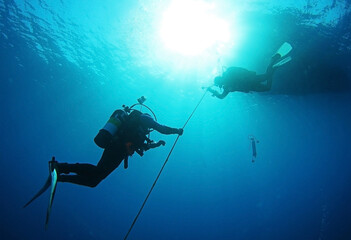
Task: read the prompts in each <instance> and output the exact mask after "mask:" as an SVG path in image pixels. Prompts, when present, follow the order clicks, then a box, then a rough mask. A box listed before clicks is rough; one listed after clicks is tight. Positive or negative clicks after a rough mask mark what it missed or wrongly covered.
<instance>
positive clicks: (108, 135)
mask: <svg viewBox="0 0 351 240" xmlns="http://www.w3.org/2000/svg"><path fill="white" fill-rule="evenodd" d="M127 116H128V114H127V113H126V112H125V111H123V110H120V109H118V110H116V111H114V112H113V113H112V115H111V117H110V119H109V120H108V121H107V123H106V124H105V126H104V127H103V128H102V129H100V131H99V133H98V134H97V135H96V137H95V138H94V142H95V143H96V145H98V146H99V147H101V148H104V149H105V148H106V147H107V146H108V145H109V144H110V143H111V141H112V139H113V137H114V136H115V135H116V134H117V132H118V130H119V128H120V126H121V124H122V122H123V121H124V120H125V119H126V117H127Z"/></svg>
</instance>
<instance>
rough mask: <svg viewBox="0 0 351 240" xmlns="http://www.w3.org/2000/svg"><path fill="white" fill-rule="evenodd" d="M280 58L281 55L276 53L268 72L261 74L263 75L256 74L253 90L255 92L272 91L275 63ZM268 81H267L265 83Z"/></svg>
mask: <svg viewBox="0 0 351 240" xmlns="http://www.w3.org/2000/svg"><path fill="white" fill-rule="evenodd" d="M279 59H280V55H279V54H276V55H274V56H273V57H272V59H271V62H270V63H269V65H268V67H267V69H266V73H265V74H261V75H256V76H255V80H256V81H255V82H256V83H257V84H255V85H254V86H253V89H252V90H253V91H255V92H266V91H270V90H271V88H272V81H273V74H274V71H275V69H274V68H273V65H274V64H275V63H276V62H277V61H278V60H279ZM264 82H266V83H264Z"/></svg>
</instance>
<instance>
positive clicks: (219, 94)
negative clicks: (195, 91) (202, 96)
mask: <svg viewBox="0 0 351 240" xmlns="http://www.w3.org/2000/svg"><path fill="white" fill-rule="evenodd" d="M207 90H208V91H209V92H211V93H212V96H216V97H218V98H219V99H223V98H225V97H226V96H227V95H228V93H229V91H228V90H226V89H224V90H223V92H222V93H219V92H218V91H216V90H213V89H212V88H208V89H207Z"/></svg>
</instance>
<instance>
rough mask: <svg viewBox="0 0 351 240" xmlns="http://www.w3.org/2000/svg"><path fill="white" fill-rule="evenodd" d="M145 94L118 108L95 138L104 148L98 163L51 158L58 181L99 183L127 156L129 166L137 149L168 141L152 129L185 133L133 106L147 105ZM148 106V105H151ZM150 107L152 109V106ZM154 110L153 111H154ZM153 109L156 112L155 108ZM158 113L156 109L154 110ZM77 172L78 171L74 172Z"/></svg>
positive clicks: (153, 146)
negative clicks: (157, 138) (153, 134)
mask: <svg viewBox="0 0 351 240" xmlns="http://www.w3.org/2000/svg"><path fill="white" fill-rule="evenodd" d="M144 101H145V98H144V97H141V98H139V99H138V102H139V104H134V105H133V106H132V107H130V108H129V107H126V106H124V105H123V107H124V109H119V110H116V111H115V112H114V113H113V114H112V115H111V117H110V119H109V120H108V122H107V123H106V125H105V126H104V127H103V128H102V129H101V130H100V131H99V133H98V134H97V136H96V137H95V138H94V141H95V143H96V144H97V145H98V146H99V147H101V148H103V149H104V152H103V154H102V156H101V159H100V161H99V162H98V164H97V165H96V166H95V165H92V164H87V163H75V164H70V163H58V162H57V161H55V160H53V161H50V162H49V164H51V167H50V168H51V169H56V171H57V175H58V176H57V181H58V182H69V183H74V184H78V185H83V186H88V187H96V186H97V185H98V184H99V183H100V182H101V181H102V180H103V179H105V178H106V177H107V176H108V175H109V174H110V173H111V172H113V171H114V170H115V169H116V168H117V167H118V166H119V165H120V163H121V162H122V161H123V160H124V168H127V167H128V157H129V156H132V155H133V154H134V153H135V152H136V153H138V154H139V155H140V156H143V154H144V151H147V150H149V149H151V148H156V147H159V146H161V145H163V146H164V145H165V141H162V140H160V141H158V142H154V141H152V140H150V138H149V134H150V131H151V129H153V130H156V131H158V132H160V133H162V134H167V135H168V134H179V135H182V134H183V129H182V128H171V127H168V126H165V125H161V124H159V123H158V122H157V119H156V116H155V115H154V118H155V120H154V119H153V118H152V117H151V116H150V115H149V114H147V113H142V112H140V111H138V110H134V109H132V108H133V107H134V106H135V105H141V106H145V107H147V106H146V105H144V104H143V102H144ZM147 108H148V107H147ZM148 109H149V110H150V111H151V109H150V108H148ZM151 112H152V111H151ZM152 113H153V112H152ZM153 114H154V113H153ZM70 173H75V174H73V175H72V174H70Z"/></svg>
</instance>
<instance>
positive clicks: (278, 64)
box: [273, 56, 292, 68]
mask: <svg viewBox="0 0 351 240" xmlns="http://www.w3.org/2000/svg"><path fill="white" fill-rule="evenodd" d="M291 59H292V58H291V57H290V56H288V57H286V58H283V59H281V60H280V61H278V62H277V63H276V64H274V65H273V68H277V67H280V66H282V65H284V64H285V63H288V62H290V61H291Z"/></svg>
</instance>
